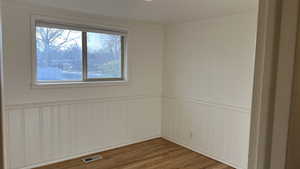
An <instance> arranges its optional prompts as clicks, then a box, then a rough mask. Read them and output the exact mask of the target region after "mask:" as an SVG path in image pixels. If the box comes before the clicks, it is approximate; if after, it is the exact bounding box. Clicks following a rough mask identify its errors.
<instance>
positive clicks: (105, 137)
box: [3, 2, 164, 169]
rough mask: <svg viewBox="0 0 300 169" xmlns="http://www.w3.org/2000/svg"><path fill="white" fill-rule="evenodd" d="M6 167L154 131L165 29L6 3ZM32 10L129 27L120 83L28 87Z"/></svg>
mask: <svg viewBox="0 0 300 169" xmlns="http://www.w3.org/2000/svg"><path fill="white" fill-rule="evenodd" d="M4 5H5V6H4V8H3V9H4V11H3V23H4V29H3V31H4V49H5V50H4V82H5V84H4V90H5V93H4V94H5V100H4V101H5V106H6V111H5V113H6V115H7V119H6V121H7V126H8V129H7V133H6V134H7V135H6V136H7V139H8V140H7V142H8V143H9V147H8V150H9V165H10V166H9V168H11V169H12V168H22V167H28V166H32V165H39V164H45V163H48V162H53V161H56V160H62V159H63V158H69V157H73V156H77V155H80V154H85V153H89V152H93V151H96V152H99V151H101V150H104V149H106V148H112V147H116V146H120V145H124V144H129V143H133V142H137V141H141V140H144V139H148V138H153V137H157V136H160V131H161V123H160V122H161V92H162V58H163V48H164V47H163V46H164V44H163V40H164V36H163V35H164V34H163V33H164V32H163V26H161V25H159V24H152V23H142V22H136V21H124V20H118V19H114V18H107V17H99V16H92V15H87V14H83V13H78V12H72V11H63V10H58V9H51V8H42V7H36V6H30V5H19V4H13V3H9V2H6V4H4ZM31 15H42V16H48V17H54V18H63V19H69V20H73V21H76V22H80V23H83V24H93V25H95V24H99V25H110V26H115V27H119V26H120V27H122V28H127V29H128V31H129V36H128V37H129V38H128V59H129V72H130V74H129V75H130V79H129V80H130V82H129V84H128V85H126V86H110V87H81V88H47V89H36V88H31V63H32V60H31V32H30V30H31V28H30V26H31V25H30V17H31Z"/></svg>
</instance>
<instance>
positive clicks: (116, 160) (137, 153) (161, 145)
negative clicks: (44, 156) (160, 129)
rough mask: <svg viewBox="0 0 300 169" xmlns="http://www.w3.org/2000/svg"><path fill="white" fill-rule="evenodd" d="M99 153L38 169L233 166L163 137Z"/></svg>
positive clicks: (218, 168) (211, 168) (221, 168)
mask: <svg viewBox="0 0 300 169" xmlns="http://www.w3.org/2000/svg"><path fill="white" fill-rule="evenodd" d="M98 154H100V155H102V156H103V159H102V160H99V161H95V162H92V163H89V164H85V163H83V162H82V161H81V159H82V158H83V157H82V158H78V159H74V160H69V161H65V162H61V163H57V164H53V165H49V166H45V167H39V168H36V169H233V168H231V167H229V166H227V165H224V164H222V163H220V162H217V161H215V160H212V159H210V158H207V157H205V156H203V155H201V154H198V153H195V152H193V151H191V150H188V149H186V148H184V147H181V146H179V145H177V144H174V143H171V142H169V141H167V140H164V139H162V138H159V139H153V140H149V141H145V142H142V143H138V144H133V145H129V146H125V147H122V148H118V149H114V150H110V151H105V152H102V153H98ZM93 155H96V154H93Z"/></svg>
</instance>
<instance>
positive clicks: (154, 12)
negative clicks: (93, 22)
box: [17, 0, 258, 23]
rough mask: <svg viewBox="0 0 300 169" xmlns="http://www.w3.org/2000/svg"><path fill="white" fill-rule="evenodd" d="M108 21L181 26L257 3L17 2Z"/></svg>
mask: <svg viewBox="0 0 300 169" xmlns="http://www.w3.org/2000/svg"><path fill="white" fill-rule="evenodd" d="M17 1H22V2H23V1H24V2H30V3H36V4H39V5H46V6H51V7H58V8H64V9H72V10H79V11H83V12H88V13H93V14H100V15H104V16H111V17H122V18H126V19H134V20H143V21H152V22H160V23H173V22H184V21H191V20H196V19H203V18H209V17H216V16H224V15H231V14H236V13H240V12H244V11H250V10H256V9H257V8H258V7H257V4H258V0H152V2H146V1H145V0H17Z"/></svg>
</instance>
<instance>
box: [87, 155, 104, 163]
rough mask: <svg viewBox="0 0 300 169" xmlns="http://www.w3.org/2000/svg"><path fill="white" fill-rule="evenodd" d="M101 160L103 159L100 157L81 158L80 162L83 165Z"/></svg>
mask: <svg viewBox="0 0 300 169" xmlns="http://www.w3.org/2000/svg"><path fill="white" fill-rule="evenodd" d="M102 159H103V157H102V156H101V155H95V156H91V157H86V158H83V159H82V161H83V162H84V163H91V162H94V161H97V160H102Z"/></svg>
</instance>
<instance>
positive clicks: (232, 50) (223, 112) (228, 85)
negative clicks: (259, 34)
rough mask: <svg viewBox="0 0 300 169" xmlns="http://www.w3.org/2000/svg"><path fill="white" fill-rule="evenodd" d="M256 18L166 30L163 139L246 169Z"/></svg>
mask: <svg viewBox="0 0 300 169" xmlns="http://www.w3.org/2000/svg"><path fill="white" fill-rule="evenodd" d="M256 17H257V15H256V12H249V13H245V14H240V15H233V16H227V17H220V18H212V19H207V20H202V21H198V22H189V23H182V24H173V25H168V26H167V28H166V46H165V48H166V50H165V59H164V76H163V77H164V83H163V96H164V98H163V122H162V124H163V136H164V137H166V138H168V139H170V140H173V141H175V142H177V143H179V144H182V145H185V146H187V147H189V148H191V149H193V150H195V151H198V152H200V153H203V154H206V155H208V156H210V157H213V158H215V159H217V160H220V161H223V162H225V163H227V164H230V165H232V166H234V167H237V168H239V169H246V168H247V161H248V160H247V159H248V144H249V133H250V108H251V99H252V84H253V76H254V57H255V40H256V26H257V21H256Z"/></svg>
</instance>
